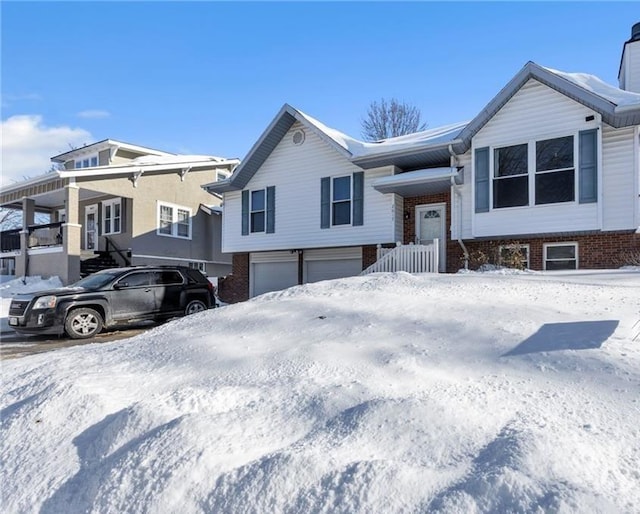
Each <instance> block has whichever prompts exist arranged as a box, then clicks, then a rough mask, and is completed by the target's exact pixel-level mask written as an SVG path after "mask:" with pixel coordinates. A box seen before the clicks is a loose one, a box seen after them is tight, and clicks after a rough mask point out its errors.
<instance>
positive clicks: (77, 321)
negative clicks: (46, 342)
mask: <svg viewBox="0 0 640 514" xmlns="http://www.w3.org/2000/svg"><path fill="white" fill-rule="evenodd" d="M102 325H103V321H102V316H100V314H99V313H98V312H97V311H95V310H93V309H89V308H87V307H82V308H80V309H73V310H72V311H71V312H70V313H69V314H68V315H67V319H66V320H65V322H64V329H65V331H66V332H67V334H69V337H71V339H87V338H89V337H93V336H95V335H96V334H99V333H100V331H101V330H102Z"/></svg>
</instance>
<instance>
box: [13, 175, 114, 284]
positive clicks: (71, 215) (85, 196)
mask: <svg viewBox="0 0 640 514" xmlns="http://www.w3.org/2000/svg"><path fill="white" fill-rule="evenodd" d="M98 196H104V194H103V193H100V192H98V191H92V190H89V189H81V188H80V187H78V185H77V184H76V183H75V179H73V178H62V177H60V176H59V175H58V174H56V173H50V174H46V175H44V176H41V177H37V178H35V179H32V180H28V181H25V182H21V183H19V184H15V185H11V186H8V187H4V188H2V190H0V207H2V208H5V209H15V210H17V211H18V212H19V213H20V221H19V223H18V225H19V228H12V229H9V230H4V231H2V232H0V267H1V268H2V273H5V274H13V275H15V276H16V277H24V276H36V275H40V276H42V277H51V276H58V277H59V278H60V280H61V281H62V282H63V284H70V283H73V282H76V281H77V280H79V279H80V274H81V260H82V258H83V254H84V257H87V255H88V254H90V255H91V256H94V255H93V254H94V252H93V251H90V252H87V251H86V250H85V251H83V249H82V240H83V234H82V231H83V220H82V214H81V212H80V210H81V202H82V201H85V200H89V199H92V198H96V197H98ZM38 214H46V215H48V220H49V222H48V223H42V222H40V223H38V218H39V217H40V218H42V217H43V216H38ZM95 222H96V223H97V219H96V220H95ZM85 237H86V236H85ZM96 249H97V248H96Z"/></svg>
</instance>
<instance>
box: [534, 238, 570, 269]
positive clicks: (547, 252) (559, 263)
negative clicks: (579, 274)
mask: <svg viewBox="0 0 640 514" xmlns="http://www.w3.org/2000/svg"><path fill="white" fill-rule="evenodd" d="M543 252H544V269H545V270H565V269H578V243H545V244H544V245H543Z"/></svg>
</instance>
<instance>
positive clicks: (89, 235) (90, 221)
mask: <svg viewBox="0 0 640 514" xmlns="http://www.w3.org/2000/svg"><path fill="white" fill-rule="evenodd" d="M97 241H98V206H97V205H95V204H94V205H87V207H85V209H84V249H85V250H95V249H96V248H97V246H96V244H97Z"/></svg>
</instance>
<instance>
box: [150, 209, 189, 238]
mask: <svg viewBox="0 0 640 514" xmlns="http://www.w3.org/2000/svg"><path fill="white" fill-rule="evenodd" d="M156 234H158V235H159V236H167V237H179V238H181V239H191V209H190V208H189V207H182V206H180V205H173V204H170V203H166V202H158V228H157V230H156Z"/></svg>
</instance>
